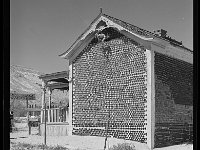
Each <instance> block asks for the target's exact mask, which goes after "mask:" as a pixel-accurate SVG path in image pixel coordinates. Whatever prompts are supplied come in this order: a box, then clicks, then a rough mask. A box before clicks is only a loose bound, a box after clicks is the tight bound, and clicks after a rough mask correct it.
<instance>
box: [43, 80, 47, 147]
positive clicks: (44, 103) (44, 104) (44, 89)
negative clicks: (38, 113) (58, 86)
mask: <svg viewBox="0 0 200 150" xmlns="http://www.w3.org/2000/svg"><path fill="white" fill-rule="evenodd" d="M42 89H43V96H42V102H43V105H42V106H43V109H44V145H46V102H45V93H46V87H45V83H44V82H42Z"/></svg>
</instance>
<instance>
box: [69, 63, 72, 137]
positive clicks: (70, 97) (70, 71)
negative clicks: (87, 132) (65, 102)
mask: <svg viewBox="0 0 200 150" xmlns="http://www.w3.org/2000/svg"><path fill="white" fill-rule="evenodd" d="M72 71H73V64H72V63H71V64H70V65H69V118H68V120H69V135H72V129H73V126H72V109H73V99H72V98H73V89H72V88H73V84H72V83H73V81H72V80H73V72H72Z"/></svg>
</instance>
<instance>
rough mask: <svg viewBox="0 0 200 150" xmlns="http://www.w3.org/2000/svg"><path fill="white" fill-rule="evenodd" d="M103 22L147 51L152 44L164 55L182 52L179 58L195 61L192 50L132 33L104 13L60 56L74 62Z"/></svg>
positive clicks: (158, 38)
mask: <svg viewBox="0 0 200 150" xmlns="http://www.w3.org/2000/svg"><path fill="white" fill-rule="evenodd" d="M101 20H103V21H105V22H106V23H107V24H108V26H109V27H114V28H117V29H118V30H119V32H120V33H122V34H124V35H126V36H127V37H129V38H131V39H133V40H135V41H136V42H138V43H140V44H141V45H143V46H144V47H145V48H146V49H149V50H151V46H152V44H154V45H159V46H160V47H162V48H163V49H162V50H163V51H164V52H163V51H162V53H168V54H170V53H172V54H171V55H173V54H175V55H176V53H177V52H179V51H181V50H182V52H181V55H182V56H181V57H179V58H180V59H183V60H186V61H187V62H190V63H192V61H193V52H192V51H191V50H188V49H187V48H184V47H182V46H176V45H172V44H171V43H170V42H169V41H168V40H165V39H163V38H160V37H156V36H153V35H151V36H148V37H145V36H143V35H139V34H137V33H134V31H131V30H129V29H127V28H126V27H123V26H121V25H120V24H119V23H118V22H115V21H114V20H111V19H109V18H108V17H106V15H104V14H102V13H100V14H99V15H98V16H97V18H95V20H94V21H93V22H92V23H91V24H90V26H89V27H88V28H87V29H86V30H85V31H84V33H83V34H81V36H79V38H78V39H77V40H76V41H75V43H74V44H73V45H72V46H71V47H70V48H69V49H68V50H67V51H66V52H65V53H63V54H61V55H60V56H61V57H63V58H65V59H68V60H69V62H70V63H71V61H73V60H74V59H75V58H76V57H77V56H78V54H79V53H80V52H81V51H82V50H83V49H84V48H85V47H86V46H87V45H88V44H89V42H90V41H91V40H92V39H93V38H94V36H95V27H96V25H97V24H98V23H99V22H100V21H101ZM169 47H170V49H173V50H175V51H177V52H175V53H174V52H173V50H169ZM183 55H185V56H183ZM189 59H190V60H189Z"/></svg>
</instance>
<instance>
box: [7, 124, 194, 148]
mask: <svg viewBox="0 0 200 150" xmlns="http://www.w3.org/2000/svg"><path fill="white" fill-rule="evenodd" d="M15 128H16V130H15V131H13V132H12V133H10V143H11V145H12V143H27V144H44V137H43V136H40V135H38V128H37V127H32V129H31V135H29V134H28V127H27V123H15ZM104 140H105V137H96V136H75V135H73V136H47V138H46V141H47V145H48V146H57V145H60V146H63V147H66V148H69V149H70V150H76V149H79V150H103V147H104ZM117 143H132V144H134V145H135V149H136V150H149V148H148V147H147V145H146V144H144V143H139V142H135V141H128V140H121V139H115V138H109V139H108V147H112V146H113V145H117ZM179 149H180V150H193V145H192V144H189V145H186V144H183V145H175V146H170V147H165V148H156V149H154V150H179Z"/></svg>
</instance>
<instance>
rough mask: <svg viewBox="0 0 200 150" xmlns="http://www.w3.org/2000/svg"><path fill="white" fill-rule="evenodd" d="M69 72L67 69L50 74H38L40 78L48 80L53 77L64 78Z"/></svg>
mask: <svg viewBox="0 0 200 150" xmlns="http://www.w3.org/2000/svg"><path fill="white" fill-rule="evenodd" d="M68 76H69V73H68V71H62V72H55V73H51V74H44V75H41V76H39V78H40V79H42V80H43V81H45V82H48V81H50V80H53V79H59V78H66V79H68Z"/></svg>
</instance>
